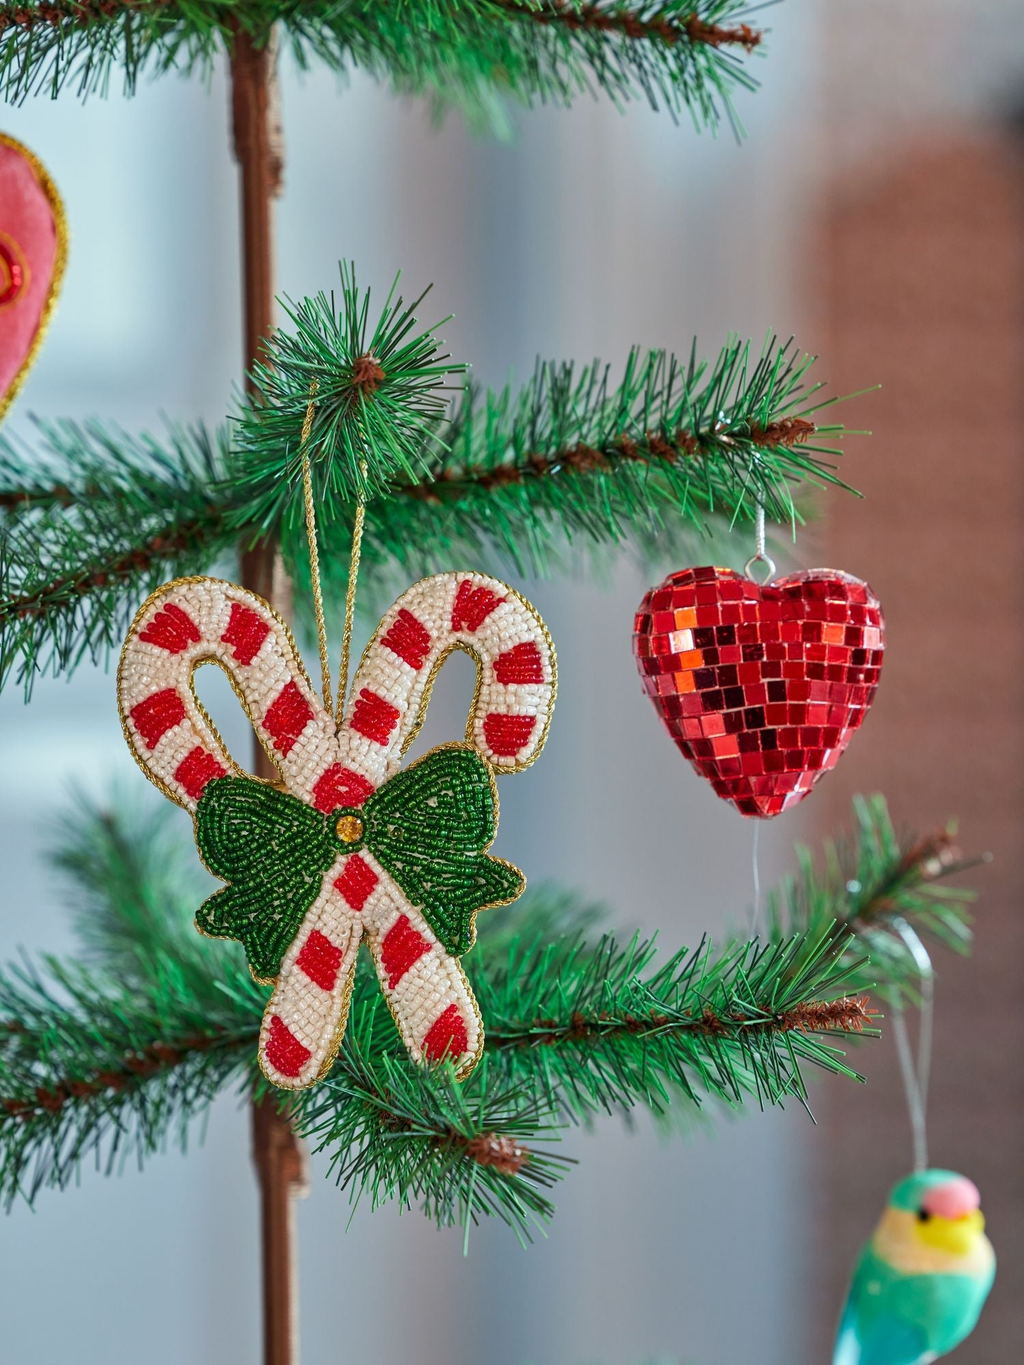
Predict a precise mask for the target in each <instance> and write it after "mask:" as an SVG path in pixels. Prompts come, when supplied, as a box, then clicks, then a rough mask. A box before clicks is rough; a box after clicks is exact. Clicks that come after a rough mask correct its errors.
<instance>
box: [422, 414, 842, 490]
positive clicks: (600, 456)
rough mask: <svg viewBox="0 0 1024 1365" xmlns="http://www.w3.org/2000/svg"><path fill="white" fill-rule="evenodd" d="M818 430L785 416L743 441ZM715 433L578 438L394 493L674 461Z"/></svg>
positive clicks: (446, 472) (787, 438)
mask: <svg viewBox="0 0 1024 1365" xmlns="http://www.w3.org/2000/svg"><path fill="white" fill-rule="evenodd" d="M816 431H817V427H816V426H815V425H814V423H813V422H809V421H807V420H806V418H802V417H787V418H782V419H780V420H779V421H776V422H772V423H770V424H769V425H768V426H766V427H753V428H751V430H750V432H749V434H748V435H746V436H745V437H744V439H745V440H747V441H748V442H750V443H751V444H753V445H756V446H758V447H760V448H762V449H765V448H768V447H773V448H778V447H780V446H784V447H785V448H786V449H787V450H792V449H793V448H794V447H795V446H798V445H803V444H804V443H805V442H806V441H809V440H810V438H811V437H812V436H813V435H814V434H815V432H816ZM717 436H719V433H716V432H712V431H708V432H692V431H687V430H686V429H685V428H679V429H678V430H677V431H673V432H666V431H656V430H651V431H647V432H645V433H644V435H643V437H642V438H640V439H634V438H633V437H631V436H625V435H623V436H619V437H618V438H617V439H616V440H614V441H611V442H609V443H608V444H607V445H604V446H601V447H598V446H592V445H588V444H587V443H586V442H583V441H580V442H577V444H576V445H572V446H566V447H565V448H564V449H562V450H556V451H552V452H547V453H543V454H542V453H541V452H540V451H534V452H529V453H527V454H525V455H522V456H520V457H518V458H517V459H516V460H515V462H514V463H509V464H499V465H494V466H490V467H488V466H484V465H464V466H463V467H462V468H461V469H442V470H441V471H439V473H438V474H437V475H436V477H435V478H433V479H431V480H430V481H429V482H427V483H418V484H403V485H399V486H398V487H397V488H396V489H395V492H396V493H401V494H403V495H404V496H406V497H411V498H419V499H421V500H422V501H424V502H441V501H442V491H443V490H450V491H453V490H456V489H462V488H470V487H472V488H481V489H483V490H485V491H486V490H488V489H491V488H502V487H507V486H508V485H509V484H521V483H526V482H527V481H528V480H530V479H543V478H547V477H548V476H550V475H552V474H557V473H560V472H561V471H562V470H565V469H573V470H576V471H577V472H578V473H589V472H591V471H592V470H595V469H605V470H610V469H614V468H615V466H616V465H619V464H639V465H657V464H664V463H672V464H674V463H676V462H677V461H679V460H685V459H692V458H693V457H694V456H696V455H699V454H700V451H701V446H702V445H703V443H704V442H705V441H711V440H714V439H715V438H716V437H717Z"/></svg>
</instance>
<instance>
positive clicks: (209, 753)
mask: <svg viewBox="0 0 1024 1365" xmlns="http://www.w3.org/2000/svg"><path fill="white" fill-rule="evenodd" d="M455 649H462V650H465V651H467V652H468V653H469V654H471V655H472V656H473V657H474V658H475V659H476V661H477V669H478V676H477V691H476V695H475V697H474V701H473V707H472V710H471V713H470V717H469V722H468V726H467V731H466V745H465V746H464V747H471V748H472V749H473V750H475V751H476V753H478V754H479V755H480V757H482V758H483V759H484V760H485V762H486V764H487V765H488V778H489V775H490V773H491V772H493V773H496V774H501V773H514V772H520V771H521V770H522V769H523V768H525V767H527V766H528V765H529V764H530V763H532V762H533V760H534V759H535V758H536V757H537V755H538V754H539V753H540V751H541V749H542V748H543V746H544V741H545V739H546V738H547V730H548V723H549V721H550V717H551V710H552V706H553V704H554V699H555V685H556V675H555V655H554V648H553V646H552V643H551V639H550V636H549V635H548V632H547V630H546V628H545V626H544V623H543V621H542V620H541V619H540V617H539V616H538V614H537V612H536V611H535V610H534V608H533V607H532V606H531V605H530V603H529V602H527V601H526V600H525V598H523V597H521V596H520V595H519V594H518V593H517V592H515V591H514V590H513V589H512V588H509V587H507V586H506V585H505V584H504V583H501V582H498V581H497V580H496V579H493V578H488V577H486V576H485V575H483V574H477V573H446V574H437V575H435V576H434V577H431V578H425V579H423V580H422V581H421V582H419V583H416V584H414V585H413V587H411V588H409V589H408V591H407V592H405V593H403V594H402V596H401V597H400V598H399V599H398V601H397V602H396V603H395V604H394V606H393V607H391V609H390V610H389V611H388V612H387V613H386V614H385V616H384V618H383V620H382V621H381V623H380V625H379V626H378V628H377V631H376V633H375V635H374V636H373V639H372V640H371V641H370V644H369V645H368V647H367V649H366V652H365V654H364V655H363V658H362V662H361V663H360V665H359V668H358V670H357V673H356V676H355V680H354V683H353V686H352V692H351V696H350V698H349V701H348V706H347V710H346V714H345V718H344V721H343V723H342V724H340V725H338V724H336V722H335V719H334V717H333V716H332V715H331V714H330V712H329V710H328V709H327V708H325V706H324V705H323V704H322V703H321V701H320V699H319V698H318V697H317V695H316V693H315V692H314V690H313V688H312V687H311V685H310V682H309V679H308V677H307V676H306V672H305V669H304V668H303V665H302V662H301V660H300V658H299V655H298V652H297V650H296V648H295V644H294V641H293V640H292V637H291V634H290V632H289V630H288V627H287V626H286V625H285V623H284V622H283V621H282V620H281V619H280V617H279V616H278V615H277V614H276V613H275V612H274V610H273V609H272V608H271V607H270V606H269V605H268V604H267V603H266V602H265V601H263V599H262V598H260V597H257V596H256V595H255V594H254V593H252V592H249V591H248V590H247V589H245V588H242V587H239V586H237V585H236V584H234V583H228V582H224V581H222V580H220V579H215V578H182V579H177V580H176V581H174V582H173V583H168V584H166V585H165V586H164V587H162V588H159V589H158V590H157V591H156V592H155V593H154V594H153V596H152V597H150V598H149V600H148V601H147V602H146V603H145V604H144V605H143V607H142V608H141V610H140V611H139V613H138V615H137V616H136V618H135V620H134V622H133V624H132V627H131V630H130V631H129V634H128V638H127V640H126V642H125V646H124V650H123V652H122V655H121V662H120V667H119V669H118V699H119V706H120V712H121V719H122V724H123V726H124V732H125V736H126V738H127V740H128V742H129V744H130V746H131V749H132V752H133V754H134V755H135V758H136V760H137V761H138V763H139V765H140V766H141V767H142V769H143V771H144V772H145V774H146V776H147V777H148V778H149V779H150V781H152V782H153V783H155V784H156V786H158V787H159V788H160V790H161V791H163V792H164V793H165V795H167V796H169V797H170V798H171V800H173V801H176V802H177V803H178V805H181V806H184V807H185V808H186V810H188V811H190V812H191V813H192V814H193V816H195V814H196V810H197V807H198V806H199V801H200V797H201V796H202V794H203V792H204V790H205V789H206V787H207V785H208V784H209V783H210V782H213V781H216V780H218V779H221V778H224V777H228V776H233V775H237V776H245V774H244V772H243V770H242V769H240V768H239V767H238V765H237V764H236V763H235V762H234V761H233V759H232V758H231V757H230V755H229V754H228V752H227V750H226V749H225V747H224V744H223V742H222V740H221V738H220V736H219V735H218V734H217V731H216V729H215V728H214V726H213V723H212V722H211V720H210V718H209V716H208V715H207V714H206V712H205V711H204V709H203V707H202V706H201V704H200V703H199V701H198V698H197V697H196V695H195V690H194V686H193V674H194V672H195V669H196V668H197V667H198V666H199V665H200V664H202V663H206V662H212V663H216V664H219V665H220V666H221V667H222V668H223V669H224V670H225V671H226V672H227V674H228V677H229V679H230V681H231V683H232V685H233V686H234V688H235V691H236V692H237V693H238V696H239V698H240V699H241V701H242V703H243V705H244V706H245V709H246V711H247V713H248V715H249V717H250V719H251V720H252V722H253V725H254V727H255V730H256V733H257V735H258V736H259V739H260V741H261V743H262V744H263V747H264V748H265V749H266V752H267V754H268V755H269V757H270V758H271V760H272V761H273V763H274V764H275V766H276V767H277V769H278V771H279V773H280V776H281V779H282V783H283V787H284V789H285V790H286V791H287V792H289V793H291V795H292V796H293V797H297V798H299V800H300V801H301V802H303V803H305V805H306V806H307V807H312V808H313V809H314V810H315V811H318V812H320V813H321V814H322V815H324V816H327V815H330V814H331V813H332V812H335V811H337V810H339V808H346V809H348V810H349V811H352V810H358V808H359V807H361V806H362V805H363V803H364V802H365V801H366V800H367V798H368V797H370V796H371V794H372V793H373V792H374V791H375V790H376V789H377V788H379V787H380V786H381V784H382V783H384V782H385V781H387V779H389V778H390V777H392V776H393V775H394V774H395V773H396V772H397V770H398V768H399V766H400V764H401V759H402V756H403V754H404V753H405V751H406V749H407V748H408V746H409V745H410V744H411V742H412V740H413V738H414V737H415V734H416V732H417V730H418V729H419V726H420V724H421V722H422V719H423V715H424V712H425V710H426V706H427V702H428V700H429V696H430V689H431V685H432V683H433V680H434V677H435V675H436V673H437V671H438V669H439V668H440V666H441V664H442V663H443V662H444V660H445V658H446V657H447V656H448V654H450V653H451V652H452V650H455ZM435 752H436V751H435ZM406 771H407V772H411V771H412V769H408V770H406ZM491 785H492V787H493V783H492V784H491ZM222 790H223V789H222ZM300 814H301V812H300ZM304 818H305V817H304ZM346 818H347V819H351V818H352V817H351V816H349V817H343V818H342V820H340V821H339V826H338V832H339V834H341V832H342V826H343V824H344V819H346ZM320 823H322V822H320ZM355 825H356V827H357V828H358V827H359V820H358V819H356V820H355ZM197 837H198V834H197ZM343 837H347V836H343ZM342 847H343V846H342ZM273 852H274V850H273V847H269V848H257V849H254V850H253V857H254V858H255V859H259V858H260V857H268V858H269V857H272V856H273ZM330 856H332V857H333V854H332V855H330ZM519 889H521V882H520V883H519ZM508 898H513V897H507V899H508ZM214 899H216V898H214ZM490 903H492V904H493V903H496V902H493V901H492V902H490ZM364 934H365V936H366V940H367V943H368V945H369V948H370V951H371V953H372V955H373V959H374V962H375V964H376V968H377V975H378V977H379V979H380V985H381V989H382V991H383V992H384V996H385V999H386V1000H387V1002H388V1005H389V1006H390V1008H391V1011H392V1013H393V1015H394V1017H395V1021H396V1023H397V1025H398V1028H399V1030H400V1032H401V1035H402V1038H403V1040H404V1042H405V1045H406V1046H407V1048H408V1049H409V1052H410V1053H411V1054H412V1056H413V1057H414V1058H415V1059H416V1060H421V1059H426V1060H428V1061H434V1060H438V1059H441V1058H445V1057H448V1058H451V1060H452V1061H453V1062H454V1064H455V1066H456V1068H457V1072H458V1075H459V1076H460V1078H461V1077H464V1076H467V1075H468V1074H469V1072H470V1071H471V1070H472V1069H473V1067H474V1066H475V1065H476V1062H477V1061H478V1060H479V1057H480V1055H481V1052H482V1049H483V1042H484V1030H483V1023H482V1021H481V1018H480V1013H479V1010H478V1008H477V1004H476V1000H475V999H474V997H473V993H472V991H471V989H470V987H469V983H468V982H467V980H466V977H465V974H464V973H463V970H462V967H461V965H460V961H459V958H458V957H456V956H454V955H452V954H451V953H449V952H447V951H446V950H445V949H444V947H443V946H442V944H441V943H440V942H439V941H438V937H437V935H436V934H435V933H434V932H433V931H432V929H431V927H430V925H429V924H428V923H427V921H426V919H425V918H424V916H423V915H422V914H421V913H420V911H419V910H418V909H417V908H416V906H414V905H413V904H412V903H411V901H410V899H409V897H408V896H407V895H406V894H405V893H404V892H403V891H402V889H401V888H400V887H399V885H398V884H397V882H396V881H395V880H394V878H393V877H392V876H390V875H389V874H388V872H387V871H386V870H385V869H384V867H382V866H381V864H380V862H378V861H377V859H375V857H374V856H373V855H372V854H371V853H370V852H369V851H368V850H366V849H365V848H360V850H359V851H358V852H351V853H346V852H344V851H339V852H338V853H337V856H336V857H333V861H332V862H331V865H330V866H329V867H328V869H327V871H326V872H325V873H324V874H323V878H322V881H321V883H320V889H319V893H318V894H316V896H315V899H314V900H313V902H312V904H311V905H310V908H309V909H308V911H307V912H306V914H305V918H304V919H303V920H302V922H301V925H300V927H299V929H298V932H297V933H296V934H295V936H294V938H293V940H292V942H291V944H290V946H289V947H288V948H287V950H286V951H285V952H284V956H283V958H282V959H281V962H280V970H279V971H278V973H277V974H276V978H271V979H274V980H275V982H276V984H275V988H274V992H273V995H272V997H271V999H270V1002H269V1004H268V1005H267V1008H266V1011H265V1013H264V1016H263V1026H262V1029H261V1032H260V1045H259V1055H260V1065H261V1067H262V1068H263V1071H264V1073H265V1074H266V1076H267V1077H268V1079H269V1080H271V1081H272V1082H273V1083H274V1084H275V1085H278V1086H281V1087H284V1088H286V1089H291V1090H299V1089H302V1088H304V1087H306V1086H308V1085H311V1084H313V1083H314V1082H315V1081H316V1080H317V1079H318V1078H320V1077H321V1076H323V1075H324V1074H325V1073H326V1071H327V1070H328V1069H329V1068H330V1066H331V1063H332V1062H333V1060H334V1056H335V1054H336V1052H337V1050H338V1047H339V1046H340V1043H341V1039H342V1036H343V1034H344V1030H345V1023H346V1017H347V1012H348V1001H349V996H350V993H351V989H352V981H353V976H354V972H355V964H356V952H357V949H358V946H359V941H360V938H361V937H362V936H363V935H364ZM470 941H471V940H470ZM254 975H257V973H256V972H255V970H254ZM258 979H266V978H258Z"/></svg>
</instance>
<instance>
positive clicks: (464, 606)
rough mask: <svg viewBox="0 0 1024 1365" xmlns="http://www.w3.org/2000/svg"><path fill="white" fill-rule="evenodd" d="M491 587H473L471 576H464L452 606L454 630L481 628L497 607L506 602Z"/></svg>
mask: <svg viewBox="0 0 1024 1365" xmlns="http://www.w3.org/2000/svg"><path fill="white" fill-rule="evenodd" d="M504 600H505V599H504V597H499V596H498V594H497V593H496V592H491V590H490V588H485V587H482V586H481V587H477V588H474V587H473V580H472V579H471V578H464V579H463V580H462V582H461V583H460V584H459V589H458V592H457V593H456V594H455V602H454V604H453V606H452V630H469V631H472V630H479V629H480V627H481V626H482V625H483V623H484V622H485V621H486V620H487V618H488V616H490V614H491V612H492V611H493V610H494V608H495V607H498V606H500V605H501V603H502V602H504Z"/></svg>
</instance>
